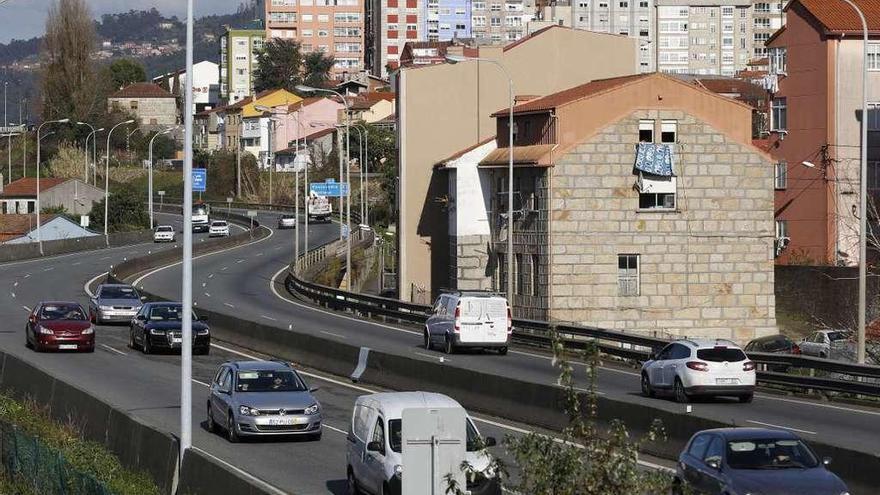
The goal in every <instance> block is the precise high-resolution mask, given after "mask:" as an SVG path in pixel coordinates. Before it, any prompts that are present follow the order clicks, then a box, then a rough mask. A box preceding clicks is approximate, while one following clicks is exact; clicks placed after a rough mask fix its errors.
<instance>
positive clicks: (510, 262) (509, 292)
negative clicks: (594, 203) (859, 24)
mask: <svg viewBox="0 0 880 495" xmlns="http://www.w3.org/2000/svg"><path fill="white" fill-rule="evenodd" d="M845 1H847V0H845ZM471 60H473V61H476V62H487V63H490V64H493V65H495V66H496V67H498V68H499V69H501V72H503V73H504V75H505V76H506V77H507V84H508V92H509V99H510V104H509V108H508V110H509V115H508V121H507V132H508V134H507V151H508V153H507V160H508V164H507V301H508V304H510V306H511V307H513V104H514V99H513V78H512V77H510V72H508V71H507V69H506V68H505V67H504V65H502V64H501V63H500V62H498V61H497V60H492V59H488V58H465V57H459V56H455V55H447V56H446V61H447V62H449V63H450V64H457V63H459V62H466V61H471Z"/></svg>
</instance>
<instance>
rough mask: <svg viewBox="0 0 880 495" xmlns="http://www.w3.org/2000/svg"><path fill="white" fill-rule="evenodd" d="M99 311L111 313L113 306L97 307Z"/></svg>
mask: <svg viewBox="0 0 880 495" xmlns="http://www.w3.org/2000/svg"><path fill="white" fill-rule="evenodd" d="M98 308H99V309H100V310H101V311H112V310H113V306H98Z"/></svg>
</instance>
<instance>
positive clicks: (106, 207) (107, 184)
mask: <svg viewBox="0 0 880 495" xmlns="http://www.w3.org/2000/svg"><path fill="white" fill-rule="evenodd" d="M133 122H134V120H132V119H129V120H126V121H125V122H120V123H118V124H116V125H114V126H113V127H112V128H110V132H108V133H107V157H106V158H107V161H106V163H105V164H104V243H105V244H106V245H107V246H109V245H110V234H109V232H108V231H107V215H109V213H110V209H109V206H110V136H112V135H113V131H115V130H116V128H117V127H119V126H123V125H126V124H131V123H133Z"/></svg>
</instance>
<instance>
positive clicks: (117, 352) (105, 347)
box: [98, 344, 128, 356]
mask: <svg viewBox="0 0 880 495" xmlns="http://www.w3.org/2000/svg"><path fill="white" fill-rule="evenodd" d="M98 345H99V346H101V347H103V348H104V349H107V350H108V351H111V352H115V353H116V354H121V355H123V356H128V354H126V353H124V352H122V351H120V350H118V349H114V348H112V347H110V346H109V345H107V344H98Z"/></svg>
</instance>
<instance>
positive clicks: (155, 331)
mask: <svg viewBox="0 0 880 495" xmlns="http://www.w3.org/2000/svg"><path fill="white" fill-rule="evenodd" d="M150 333H151V334H153V335H162V334H163V333H165V332H164V331H163V330H162V329H160V328H151V329H150Z"/></svg>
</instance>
